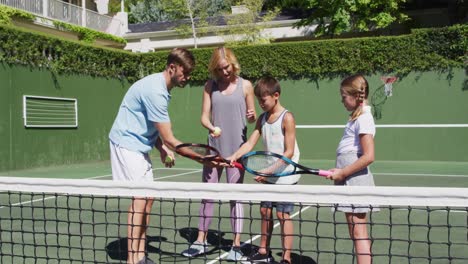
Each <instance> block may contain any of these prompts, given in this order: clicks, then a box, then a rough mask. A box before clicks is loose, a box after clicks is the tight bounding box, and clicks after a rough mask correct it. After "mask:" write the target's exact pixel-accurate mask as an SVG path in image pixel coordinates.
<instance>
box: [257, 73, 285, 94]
mask: <svg viewBox="0 0 468 264" xmlns="http://www.w3.org/2000/svg"><path fill="white" fill-rule="evenodd" d="M254 93H255V96H257V97H263V96H267V95H273V94H275V93H278V94H281V86H280V83H279V82H278V80H276V79H275V78H274V77H271V76H265V77H262V78H261V79H260V80H258V82H257V84H256V85H255V88H254Z"/></svg>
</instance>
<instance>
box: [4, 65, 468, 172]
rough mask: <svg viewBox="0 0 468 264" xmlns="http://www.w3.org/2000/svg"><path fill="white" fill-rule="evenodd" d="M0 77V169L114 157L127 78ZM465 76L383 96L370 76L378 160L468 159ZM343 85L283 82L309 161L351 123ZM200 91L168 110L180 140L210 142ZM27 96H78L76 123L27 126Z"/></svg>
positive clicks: (406, 86) (427, 77)
mask: <svg viewBox="0 0 468 264" xmlns="http://www.w3.org/2000/svg"><path fill="white" fill-rule="evenodd" d="M0 78H1V80H2V81H1V88H0V110H1V111H0V116H1V118H0V170H2V171H5V170H12V169H22V168H29V167H39V166H49V165H56V164H71V163H79V162H84V161H94V160H106V159H108V158H109V153H108V139H107V136H108V133H109V129H110V127H111V126H112V122H113V120H114V118H115V115H116V113H117V110H118V107H119V105H120V102H121V99H122V97H123V95H124V94H125V92H126V90H127V88H128V87H129V84H128V83H122V82H120V81H118V80H113V79H104V78H92V77H87V76H59V77H58V78H54V77H53V75H52V74H51V73H50V72H48V71H43V70H33V69H29V68H26V67H23V66H10V65H1V67H0ZM465 78H466V74H465V72H464V70H463V69H456V70H454V71H453V72H452V73H451V74H450V75H449V74H447V73H442V74H440V73H437V72H424V73H412V74H409V75H407V76H405V77H403V78H402V79H400V80H399V81H398V82H397V83H395V84H394V93H393V96H392V97H388V98H385V97H383V96H381V92H382V89H383V83H382V81H381V80H380V76H378V75H374V76H370V77H369V78H368V79H369V82H370V86H371V98H372V99H373V102H374V103H376V104H377V105H378V108H380V111H379V113H380V115H381V118H380V119H378V120H377V121H376V124H377V125H378V128H377V135H376V153H377V159H380V160H443V161H466V160H468V150H467V149H466V146H468V137H467V136H466V135H468V114H467V113H468V104H467V103H466V102H468V90H467V88H466V87H465V86H466V83H465ZM339 82H340V80H339V79H332V80H321V81H319V82H311V81H309V80H307V79H302V80H282V81H281V84H282V88H283V92H282V97H281V101H282V104H283V105H284V106H285V107H286V108H288V109H289V110H291V111H292V112H293V113H294V114H295V117H296V120H297V125H298V130H297V136H298V142H299V146H300V150H301V153H302V158H304V159H334V157H335V154H334V152H335V149H336V146H337V144H338V141H339V140H340V138H341V135H342V130H343V128H342V127H341V126H343V125H344V124H345V123H346V120H347V112H346V111H345V110H344V108H343V106H342V105H341V103H340V97H339V92H338V86H339ZM464 85H465V86H464ZM202 91H203V88H202V87H201V86H194V87H190V86H187V87H186V88H184V89H175V90H174V91H173V98H172V101H171V105H170V115H171V119H172V121H173V128H174V133H175V135H176V137H178V138H179V139H181V140H184V141H195V142H205V141H206V130H204V129H202V127H201V125H200V121H199V120H200V112H201V97H202ZM23 95H34V96H49V97H62V98H75V99H77V102H78V127H76V128H27V127H25V126H24V123H23ZM374 109H375V107H374ZM257 111H258V112H259V111H261V110H260V109H257ZM259 113H260V112H259ZM402 125H404V126H402ZM382 126H383V127H382ZM250 131H251V129H250V130H249V132H250Z"/></svg>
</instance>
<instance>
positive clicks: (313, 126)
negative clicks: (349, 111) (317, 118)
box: [296, 124, 468, 128]
mask: <svg viewBox="0 0 468 264" xmlns="http://www.w3.org/2000/svg"><path fill="white" fill-rule="evenodd" d="M344 127H345V125H296V128H344ZM375 127H376V128H436V127H437V128H438V127H444V128H456V127H468V124H381V125H379V124H377V125H375Z"/></svg>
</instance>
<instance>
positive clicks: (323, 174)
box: [318, 170, 333, 177]
mask: <svg viewBox="0 0 468 264" xmlns="http://www.w3.org/2000/svg"><path fill="white" fill-rule="evenodd" d="M332 173H333V172H332V171H329V170H319V172H318V175H319V176H323V177H327V176H330V175H332Z"/></svg>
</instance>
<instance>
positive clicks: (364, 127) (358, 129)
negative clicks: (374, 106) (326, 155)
mask: <svg viewBox="0 0 468 264" xmlns="http://www.w3.org/2000/svg"><path fill="white" fill-rule="evenodd" d="M361 134H371V135H372V137H374V136H375V123H374V117H373V116H372V112H371V107H370V106H367V105H366V106H364V107H363V113H362V114H361V115H360V116H359V117H358V118H357V119H356V120H354V121H351V120H350V121H348V123H346V127H345V130H344V133H343V137H342V138H341V141H340V143H339V144H338V148H337V149H336V154H337V155H339V154H343V153H350V152H355V153H359V154H362V147H361V143H360V139H359V135H361Z"/></svg>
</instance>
